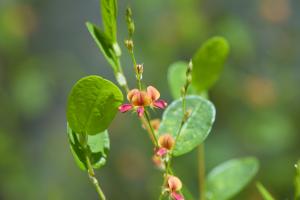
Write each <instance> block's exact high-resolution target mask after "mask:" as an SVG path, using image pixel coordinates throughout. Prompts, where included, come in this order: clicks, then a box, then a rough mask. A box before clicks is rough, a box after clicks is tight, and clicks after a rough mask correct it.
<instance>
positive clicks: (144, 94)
mask: <svg viewBox="0 0 300 200" xmlns="http://www.w3.org/2000/svg"><path fill="white" fill-rule="evenodd" d="M159 97H160V93H159V91H158V90H157V89H156V88H155V87H153V86H148V87H147V91H142V90H138V89H132V90H130V91H129V92H128V94H127V99H128V101H129V102H130V103H129V104H123V105H121V106H120V107H119V111H120V112H122V113H124V112H127V111H129V110H132V109H136V112H137V113H138V116H139V117H142V116H143V115H144V112H145V107H148V106H149V107H151V108H160V109H164V108H165V107H167V103H166V102H165V101H164V100H162V99H159Z"/></svg>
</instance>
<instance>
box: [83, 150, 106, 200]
mask: <svg viewBox="0 0 300 200" xmlns="http://www.w3.org/2000/svg"><path fill="white" fill-rule="evenodd" d="M85 158H86V163H87V167H88V175H89V178H90V180H91V182H92V183H93V185H94V186H95V188H96V191H97V193H98V196H99V199H100V200H106V198H105V195H104V193H103V191H102V189H101V187H100V184H99V181H98V180H97V178H96V175H95V172H94V169H93V167H92V164H91V161H90V158H89V156H88V155H87V154H86V156H85Z"/></svg>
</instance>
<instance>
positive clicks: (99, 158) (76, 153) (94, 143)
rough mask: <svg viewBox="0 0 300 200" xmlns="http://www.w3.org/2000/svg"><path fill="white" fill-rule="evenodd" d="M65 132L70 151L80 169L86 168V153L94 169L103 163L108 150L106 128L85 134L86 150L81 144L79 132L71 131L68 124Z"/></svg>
mask: <svg viewBox="0 0 300 200" xmlns="http://www.w3.org/2000/svg"><path fill="white" fill-rule="evenodd" d="M67 133H68V138H69V143H70V148H71V152H72V154H73V157H74V159H75V161H76V163H77V165H78V167H79V168H80V169H82V170H86V169H87V164H86V154H88V156H89V158H90V161H91V164H92V166H93V168H95V169H96V168H100V167H102V166H103V165H105V163H106V160H107V155H108V151H109V136H108V132H107V131H106V130H105V131H104V132H101V133H97V134H95V135H88V136H87V137H88V138H87V150H84V148H83V147H82V146H81V144H80V139H79V134H77V133H75V132H74V131H72V129H71V128H70V126H69V125H68V127H67Z"/></svg>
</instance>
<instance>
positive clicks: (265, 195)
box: [256, 182, 275, 200]
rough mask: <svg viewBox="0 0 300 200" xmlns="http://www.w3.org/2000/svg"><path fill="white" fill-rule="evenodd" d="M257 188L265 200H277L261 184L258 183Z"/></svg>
mask: <svg viewBox="0 0 300 200" xmlns="http://www.w3.org/2000/svg"><path fill="white" fill-rule="evenodd" d="M256 187H257V189H258V191H259V192H260V194H261V196H262V197H263V199H264V200H275V199H274V198H273V197H272V195H271V194H270V193H269V192H268V190H267V189H266V188H265V187H264V186H263V184H261V183H260V182H257V183H256Z"/></svg>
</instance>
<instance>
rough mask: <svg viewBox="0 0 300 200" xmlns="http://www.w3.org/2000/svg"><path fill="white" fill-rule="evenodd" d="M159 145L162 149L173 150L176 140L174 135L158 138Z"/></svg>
mask: <svg viewBox="0 0 300 200" xmlns="http://www.w3.org/2000/svg"><path fill="white" fill-rule="evenodd" d="M158 144H159V145H160V147H163V148H166V149H168V150H171V149H172V148H173V146H174V144H175V140H174V138H173V136H172V135H170V134H165V135H162V136H160V137H159V138H158Z"/></svg>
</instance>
